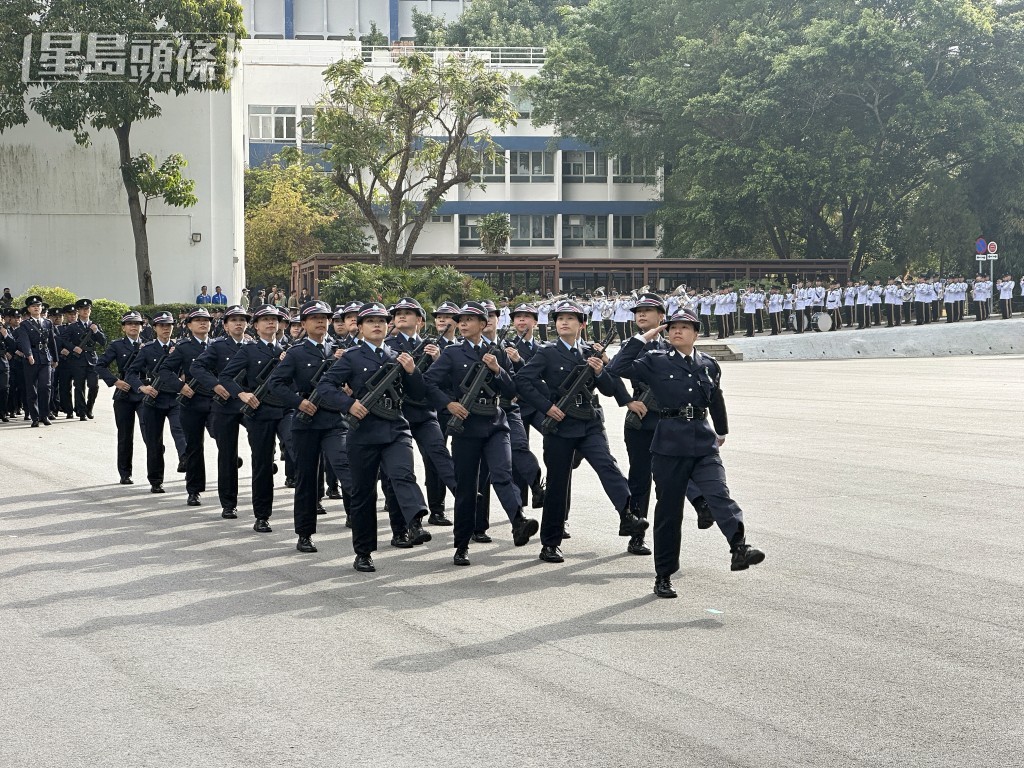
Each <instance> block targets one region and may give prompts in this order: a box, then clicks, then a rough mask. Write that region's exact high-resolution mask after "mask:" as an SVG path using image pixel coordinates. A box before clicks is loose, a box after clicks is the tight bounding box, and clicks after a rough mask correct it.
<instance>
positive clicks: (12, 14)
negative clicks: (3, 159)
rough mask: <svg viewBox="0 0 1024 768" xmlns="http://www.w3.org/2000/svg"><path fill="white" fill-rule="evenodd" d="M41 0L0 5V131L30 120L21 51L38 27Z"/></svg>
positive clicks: (7, 1)
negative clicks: (28, 37)
mask: <svg viewBox="0 0 1024 768" xmlns="http://www.w3.org/2000/svg"><path fill="white" fill-rule="evenodd" d="M40 6H41V3H40V2H39V0H4V2H3V3H2V4H0V132H3V131H4V129H6V128H12V127H14V126H15V125H24V124H25V123H27V122H28V113H27V112H26V110H25V94H26V93H27V92H28V86H27V85H26V84H25V83H24V82H22V75H21V61H20V58H21V51H22V41H23V40H24V39H25V35H28V34H32V33H33V32H35V29H36V23H35V20H36V15H37V14H38V13H39V10H40Z"/></svg>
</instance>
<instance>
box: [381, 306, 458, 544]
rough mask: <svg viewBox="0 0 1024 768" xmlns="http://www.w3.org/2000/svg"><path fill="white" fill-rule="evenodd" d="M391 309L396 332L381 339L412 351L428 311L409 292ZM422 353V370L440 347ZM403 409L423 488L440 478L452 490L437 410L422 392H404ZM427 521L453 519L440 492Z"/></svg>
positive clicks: (440, 522) (419, 340) (397, 349)
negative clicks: (419, 460) (419, 461)
mask: <svg viewBox="0 0 1024 768" xmlns="http://www.w3.org/2000/svg"><path fill="white" fill-rule="evenodd" d="M390 313H391V321H392V323H393V325H394V328H395V333H393V334H392V335H391V336H388V337H387V338H386V339H384V343H385V344H387V345H388V346H389V347H390V348H391V349H393V350H395V352H399V353H401V352H408V353H409V354H410V355H411V354H412V353H413V352H414V351H415V350H416V348H417V347H419V346H420V344H421V343H422V342H423V339H422V338H421V337H420V335H419V331H420V327H421V324H422V323H425V322H426V319H427V313H426V312H425V311H424V310H423V307H422V306H420V303H419V302H418V301H416V299H413V298H410V297H408V296H405V297H403V298H401V299H399V300H398V301H397V302H396V303H395V305H394V306H392V307H391V309H390ZM421 354H423V355H427V356H428V358H429V359H427V360H424V361H423V363H424V364H421V365H420V370H421V371H422V370H426V368H428V367H429V366H430V364H431V362H432V361H433V360H436V359H437V358H438V357H439V356H440V354H441V349H440V347H438V346H437V345H436V344H428V345H427V346H426V347H425V348H424V350H423V351H422V352H421ZM402 413H404V414H405V418H406V419H407V420H408V422H409V427H410V429H411V430H412V437H413V440H414V441H415V442H416V447H417V449H419V452H420V457H421V458H422V459H423V471H424V474H425V486H426V488H427V489H431V488H436V485H437V482H438V480H440V482H441V483H442V484H443V485H444V487H445V488H447V489H448V490H449V491H451V492H452V493H453V494H454V493H455V465H454V464H453V463H452V457H451V454H450V453H448V446H447V445H446V444H445V440H444V434H443V433H442V432H441V426H440V423H439V422H438V420H437V412H436V411H435V410H434V408H433V407H432V406H431V404H430V403H429V402H428V401H427V399H426V397H425V396H424V397H423V398H417V397H410V396H409V395H408V393H406V396H405V399H404V400H403V401H402ZM384 487H385V491H386V492H387V491H388V489H389V483H388V482H387V479H386V475H385V483H384ZM391 500H393V499H391ZM389 506H390V504H389ZM429 507H430V505H429V502H428V508H429ZM427 522H428V523H430V524H431V525H442V526H446V525H451V524H452V521H451V520H449V519H448V518H447V517H446V516H445V514H444V497H443V496H442V499H441V508H440V509H437V507H436V506H435V507H433V511H431V512H430V515H429V517H428V518H427Z"/></svg>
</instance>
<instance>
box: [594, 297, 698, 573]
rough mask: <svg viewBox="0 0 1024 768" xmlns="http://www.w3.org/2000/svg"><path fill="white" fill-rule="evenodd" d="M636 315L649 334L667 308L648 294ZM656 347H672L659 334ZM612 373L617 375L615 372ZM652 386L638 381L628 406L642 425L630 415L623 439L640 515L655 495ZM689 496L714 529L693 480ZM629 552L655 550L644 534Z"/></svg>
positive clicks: (639, 301) (651, 344)
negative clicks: (649, 402)
mask: <svg viewBox="0 0 1024 768" xmlns="http://www.w3.org/2000/svg"><path fill="white" fill-rule="evenodd" d="M632 309H633V317H634V322H635V323H636V326H637V328H639V329H640V333H646V332H647V331H649V330H651V329H652V328H657V327H658V326H660V325H661V324H662V322H663V321H664V319H665V307H664V305H663V304H662V303H661V298H660V297H659V296H658V295H657V294H653V293H644V294H641V295H640V296H639V297H637V302H636V304H635V305H634V306H633V308H632ZM652 349H665V350H667V349H670V346H669V344H668V342H667V341H665V340H664V339H663V338H662V337H661V336H657V337H656V338H654V339H652V340H651V341H649V342H648V343H647V345H646V346H645V351H650V350H652ZM612 375H615V374H614V373H613V374H612ZM649 389H650V388H649V387H648V386H647V385H646V384H643V383H637V384H635V385H634V388H633V396H632V397H631V398H630V400H629V401H628V402H626V403H625V406H626V408H627V409H628V410H629V411H630V412H631V413H633V414H635V415H636V417H639V425H637V424H636V421H635V420H634V419H633V418H630V417H627V418H626V423H625V426H624V428H623V432H622V435H623V439H624V441H625V443H626V454H627V455H628V456H629V474H628V476H627V479H628V480H629V492H630V498H631V505H632V507H633V513H634V514H635V515H636V516H637V517H642V518H645V519H646V518H647V513H648V510H649V508H650V498H651V440H652V439H653V438H654V430H655V429H656V428H657V426H658V419H659V416H658V404H657V401H655V400H654V399H653V396H652V395H651V393H650V392H649ZM645 398H650V399H651V404H650V406H648V405H646V404H645V403H644V402H643V399H645ZM686 498H688V499H689V500H690V503H691V504H693V507H694V509H696V511H697V527H698V528H700V529H706V528H710V527H711V526H712V525H714V522H715V520H714V517H713V516H712V514H711V508H710V507H709V506H708V502H707V499H705V498H704V497H703V496H702V495H701V493H700V489H699V488H698V487H697V486H696V484H694V483H693V482H690V483H688V484H687V486H686ZM626 551H627V552H629V553H630V554H634V555H649V554H651V550H650V549H649V548H648V547H647V544H646V542H645V541H644V537H643V536H642V535H640V536H633V537H631V538H630V540H629V544H628V545H627V547H626Z"/></svg>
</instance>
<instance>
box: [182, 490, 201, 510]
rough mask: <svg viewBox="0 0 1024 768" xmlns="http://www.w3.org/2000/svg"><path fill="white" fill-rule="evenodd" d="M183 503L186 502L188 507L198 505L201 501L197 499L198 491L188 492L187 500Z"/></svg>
mask: <svg viewBox="0 0 1024 768" xmlns="http://www.w3.org/2000/svg"><path fill="white" fill-rule="evenodd" d="M185 503H186V504H188V505H189V506H190V507H198V506H199V505H200V503H201V502H200V501H199V494H198V493H190V494H189V495H188V501H186V502H185Z"/></svg>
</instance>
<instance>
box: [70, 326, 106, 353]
mask: <svg viewBox="0 0 1024 768" xmlns="http://www.w3.org/2000/svg"><path fill="white" fill-rule="evenodd" d="M92 325H95V326H96V327H97V328H99V327H100V326H99V325H98V324H97V323H92ZM100 330H101V331H102V330H103V329H102V328H100ZM75 346H76V347H80V348H81V350H82V351H81V352H79V353H78V354H75V353H74V352H73V351H72V353H71V354H72V355H74V356H75V357H81V356H82V355H86V354H89V353H91V352H95V351H96V339H94V338H93V337H92V331H91V330H89V326H88V325H87V326H85V333H84V334H82V336H81V337H80V338H79V339H78V343H77V344H75Z"/></svg>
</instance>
